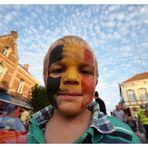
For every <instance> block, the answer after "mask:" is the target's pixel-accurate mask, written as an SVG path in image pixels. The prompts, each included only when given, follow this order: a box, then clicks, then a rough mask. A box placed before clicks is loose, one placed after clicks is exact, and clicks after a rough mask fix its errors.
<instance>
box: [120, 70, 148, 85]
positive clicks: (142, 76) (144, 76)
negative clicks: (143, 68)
mask: <svg viewBox="0 0 148 148" xmlns="http://www.w3.org/2000/svg"><path fill="white" fill-rule="evenodd" d="M143 79H148V72H144V73H139V74H136V75H134V76H132V77H131V78H129V79H127V80H125V81H124V82H123V83H126V82H131V81H136V80H143Z"/></svg>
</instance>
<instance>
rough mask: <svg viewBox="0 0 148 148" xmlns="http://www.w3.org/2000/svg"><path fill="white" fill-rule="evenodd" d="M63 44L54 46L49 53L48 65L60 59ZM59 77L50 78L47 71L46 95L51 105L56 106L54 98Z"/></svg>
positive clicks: (58, 84) (57, 88)
mask: <svg viewBox="0 0 148 148" xmlns="http://www.w3.org/2000/svg"><path fill="white" fill-rule="evenodd" d="M63 47H64V45H59V46H56V47H55V48H54V49H53V50H52V51H51V54H50V61H49V66H48V67H50V65H51V64H52V63H54V62H56V61H59V60H61V59H62V50H63ZM60 79H61V77H59V78H52V77H50V76H49V72H48V79H47V97H48V100H49V102H50V104H51V105H53V106H55V107H56V99H55V94H56V93H57V91H59V86H60Z"/></svg>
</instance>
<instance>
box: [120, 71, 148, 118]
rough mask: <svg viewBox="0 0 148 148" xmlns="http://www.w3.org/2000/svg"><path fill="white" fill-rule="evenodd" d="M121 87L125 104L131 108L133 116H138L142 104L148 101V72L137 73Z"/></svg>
mask: <svg viewBox="0 0 148 148" xmlns="http://www.w3.org/2000/svg"><path fill="white" fill-rule="evenodd" d="M119 87H120V95H121V98H122V100H123V102H124V106H125V107H126V108H128V107H129V108H130V110H131V113H132V116H133V117H134V116H137V110H138V109H139V108H140V106H141V105H145V104H146V103H148V72H144V73H140V74H136V75H135V76H133V77H131V78H129V79H128V80H126V81H124V82H122V83H121V84H120V85H119Z"/></svg>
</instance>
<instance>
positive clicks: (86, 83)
mask: <svg viewBox="0 0 148 148" xmlns="http://www.w3.org/2000/svg"><path fill="white" fill-rule="evenodd" d="M84 61H87V62H88V63H91V64H92V63H93V56H92V53H91V52H90V51H89V50H88V49H87V48H85V49H84ZM81 86H82V93H83V94H86V93H88V94H90V96H89V97H88V98H87V99H85V100H84V102H83V104H82V106H81V107H82V108H84V107H86V106H87V105H88V104H89V103H90V102H91V101H92V98H93V94H94V87H95V83H94V76H91V77H82V79H81Z"/></svg>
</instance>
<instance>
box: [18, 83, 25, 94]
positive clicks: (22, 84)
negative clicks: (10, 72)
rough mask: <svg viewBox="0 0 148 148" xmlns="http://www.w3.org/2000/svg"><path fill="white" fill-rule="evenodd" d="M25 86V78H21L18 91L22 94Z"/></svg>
mask: <svg viewBox="0 0 148 148" xmlns="http://www.w3.org/2000/svg"><path fill="white" fill-rule="evenodd" d="M23 86H24V80H20V81H19V84H18V88H17V93H19V94H22V90H23Z"/></svg>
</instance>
